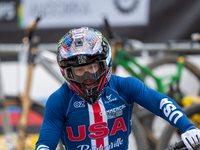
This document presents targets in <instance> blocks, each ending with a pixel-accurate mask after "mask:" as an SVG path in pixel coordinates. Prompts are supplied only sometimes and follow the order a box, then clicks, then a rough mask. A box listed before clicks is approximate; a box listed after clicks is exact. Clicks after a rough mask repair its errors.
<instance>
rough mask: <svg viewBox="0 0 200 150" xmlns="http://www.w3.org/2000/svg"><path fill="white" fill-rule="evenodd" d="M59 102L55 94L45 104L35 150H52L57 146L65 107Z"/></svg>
mask: <svg viewBox="0 0 200 150" xmlns="http://www.w3.org/2000/svg"><path fill="white" fill-rule="evenodd" d="M59 100H60V99H59V95H58V93H57V92H56V93H54V94H52V95H51V96H50V97H49V99H48V101H47V103H46V106H45V116H44V121H43V124H42V128H41V130H40V136H39V139H38V141H37V143H36V148H35V150H54V149H56V147H57V145H58V142H59V139H60V134H61V130H62V127H63V119H64V116H63V115H64V113H63V112H64V111H65V108H64V106H65V105H64V104H63V103H62V102H61V101H59Z"/></svg>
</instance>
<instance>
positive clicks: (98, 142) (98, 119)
mask: <svg viewBox="0 0 200 150" xmlns="http://www.w3.org/2000/svg"><path fill="white" fill-rule="evenodd" d="M92 109H93V112H94V122H95V123H98V122H103V117H102V116H101V115H100V114H102V112H101V108H100V106H99V102H97V103H96V104H94V105H92ZM96 134H102V133H96ZM100 145H102V146H103V147H104V138H100V139H96V146H97V148H98V147H99V146H100Z"/></svg>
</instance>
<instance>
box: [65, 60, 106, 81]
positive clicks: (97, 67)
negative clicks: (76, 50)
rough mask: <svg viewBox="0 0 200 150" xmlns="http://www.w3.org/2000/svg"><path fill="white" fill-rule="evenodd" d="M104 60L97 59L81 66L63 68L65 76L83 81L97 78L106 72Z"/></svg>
mask: <svg viewBox="0 0 200 150" xmlns="http://www.w3.org/2000/svg"><path fill="white" fill-rule="evenodd" d="M106 68H107V65H106V61H104V60H103V61H99V62H95V63H92V64H87V65H83V66H76V67H73V66H71V67H67V68H65V69H64V70H65V75H66V78H68V79H69V80H72V81H75V82H78V83H83V82H84V81H85V80H87V79H92V80H98V79H99V78H100V77H101V76H102V75H103V74H104V73H105V72H106Z"/></svg>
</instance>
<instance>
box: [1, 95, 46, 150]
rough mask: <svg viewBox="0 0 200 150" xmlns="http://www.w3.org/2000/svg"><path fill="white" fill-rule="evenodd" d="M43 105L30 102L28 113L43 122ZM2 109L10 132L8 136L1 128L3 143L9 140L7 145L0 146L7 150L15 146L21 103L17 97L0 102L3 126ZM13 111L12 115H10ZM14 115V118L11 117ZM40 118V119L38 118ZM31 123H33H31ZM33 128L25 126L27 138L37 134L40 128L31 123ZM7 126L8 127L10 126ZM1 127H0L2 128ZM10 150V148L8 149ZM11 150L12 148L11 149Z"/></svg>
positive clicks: (10, 97)
mask: <svg viewBox="0 0 200 150" xmlns="http://www.w3.org/2000/svg"><path fill="white" fill-rule="evenodd" d="M44 108H45V107H44V105H43V104H42V103H39V102H37V101H34V100H32V101H31V107H30V113H31V114H32V115H31V116H32V117H33V116H35V117H36V118H39V119H40V123H41V119H42V120H43V117H44ZM3 109H5V110H6V113H7V114H8V118H9V120H8V121H9V123H10V125H11V126H12V132H9V136H10V137H7V136H8V135H5V134H4V130H3V128H1V130H0V134H1V135H2V141H5V139H6V138H9V141H7V143H4V145H3V144H1V145H2V148H1V149H2V150H3V149H4V148H5V149H8V147H15V146H16V141H17V140H16V138H17V128H18V122H19V120H18V119H19V115H18V114H20V112H19V111H21V101H20V99H19V98H18V97H17V96H5V99H4V100H1V101H0V112H1V116H0V117H1V125H2V126H3V123H4V121H5V120H4V119H3ZM13 111H14V113H12V112H13ZM13 114H14V116H13ZM16 117H17V118H16ZM40 117H42V118H40ZM32 123H33V122H32ZM33 124H34V125H33V126H29V125H28V126H27V136H28V135H30V134H32V135H33V134H34V135H35V134H38V133H39V130H40V128H41V125H38V124H35V123H33ZM10 125H9V126H10ZM2 126H1V127H2ZM9 149H10V148H9ZM11 149H13V148H11Z"/></svg>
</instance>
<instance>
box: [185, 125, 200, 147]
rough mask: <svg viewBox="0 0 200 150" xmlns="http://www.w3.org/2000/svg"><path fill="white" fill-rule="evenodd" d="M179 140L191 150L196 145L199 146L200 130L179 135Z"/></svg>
mask: <svg viewBox="0 0 200 150" xmlns="http://www.w3.org/2000/svg"><path fill="white" fill-rule="evenodd" d="M181 139H182V141H183V143H184V144H185V146H186V147H187V149H188V150H193V149H194V148H195V146H196V145H198V144H200V130H199V129H191V130H188V131H186V132H184V133H183V134H181Z"/></svg>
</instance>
